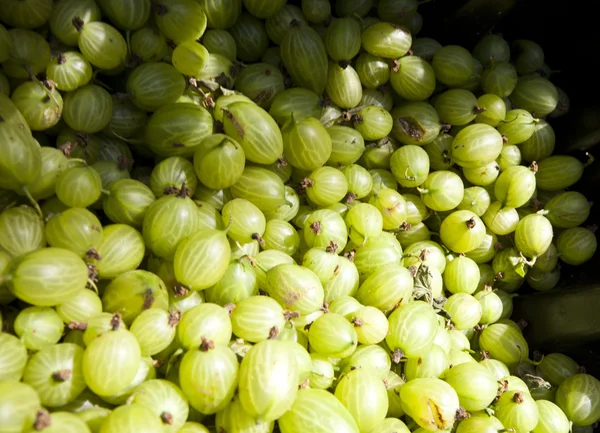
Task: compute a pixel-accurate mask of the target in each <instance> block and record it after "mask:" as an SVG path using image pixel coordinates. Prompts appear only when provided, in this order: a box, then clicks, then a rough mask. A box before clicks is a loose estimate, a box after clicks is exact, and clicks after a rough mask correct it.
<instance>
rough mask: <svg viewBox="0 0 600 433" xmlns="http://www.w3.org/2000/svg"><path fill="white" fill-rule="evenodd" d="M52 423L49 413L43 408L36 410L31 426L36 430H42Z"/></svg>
mask: <svg viewBox="0 0 600 433" xmlns="http://www.w3.org/2000/svg"><path fill="white" fill-rule="evenodd" d="M51 424H52V419H51V418H50V414H49V413H48V412H46V411H45V410H38V411H37V414H36V417H35V422H34V423H33V428H34V429H36V430H43V429H45V428H46V427H50V425H51Z"/></svg>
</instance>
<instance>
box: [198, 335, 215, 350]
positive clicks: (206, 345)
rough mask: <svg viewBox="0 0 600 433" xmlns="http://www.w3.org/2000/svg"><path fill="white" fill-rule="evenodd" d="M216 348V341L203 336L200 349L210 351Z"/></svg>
mask: <svg viewBox="0 0 600 433" xmlns="http://www.w3.org/2000/svg"><path fill="white" fill-rule="evenodd" d="M214 348H215V342H214V341H212V340H207V339H206V338H204V337H202V344H200V350H201V351H203V352H208V351H209V350H211V349H214Z"/></svg>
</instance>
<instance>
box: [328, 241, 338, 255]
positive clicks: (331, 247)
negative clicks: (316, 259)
mask: <svg viewBox="0 0 600 433" xmlns="http://www.w3.org/2000/svg"><path fill="white" fill-rule="evenodd" d="M338 247H339V245H338V244H337V242H334V241H330V242H329V245H327V247H326V248H325V252H326V253H329V254H335V252H336V251H337V249H338Z"/></svg>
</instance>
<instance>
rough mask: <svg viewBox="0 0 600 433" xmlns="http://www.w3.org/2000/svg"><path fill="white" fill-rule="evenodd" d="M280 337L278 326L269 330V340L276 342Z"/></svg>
mask: <svg viewBox="0 0 600 433" xmlns="http://www.w3.org/2000/svg"><path fill="white" fill-rule="evenodd" d="M278 335H279V328H278V327H277V326H273V327H272V328H271V329H269V336H268V337H267V339H268V340H275V339H276V338H277V336H278Z"/></svg>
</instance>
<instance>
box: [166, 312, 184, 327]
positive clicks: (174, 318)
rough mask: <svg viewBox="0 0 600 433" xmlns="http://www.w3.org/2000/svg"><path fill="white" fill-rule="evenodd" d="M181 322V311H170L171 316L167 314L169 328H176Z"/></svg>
mask: <svg viewBox="0 0 600 433" xmlns="http://www.w3.org/2000/svg"><path fill="white" fill-rule="evenodd" d="M180 321H181V311H179V310H171V314H169V321H168V323H169V326H170V327H171V328H174V327H176V326H177V325H178V324H179V322H180Z"/></svg>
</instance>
